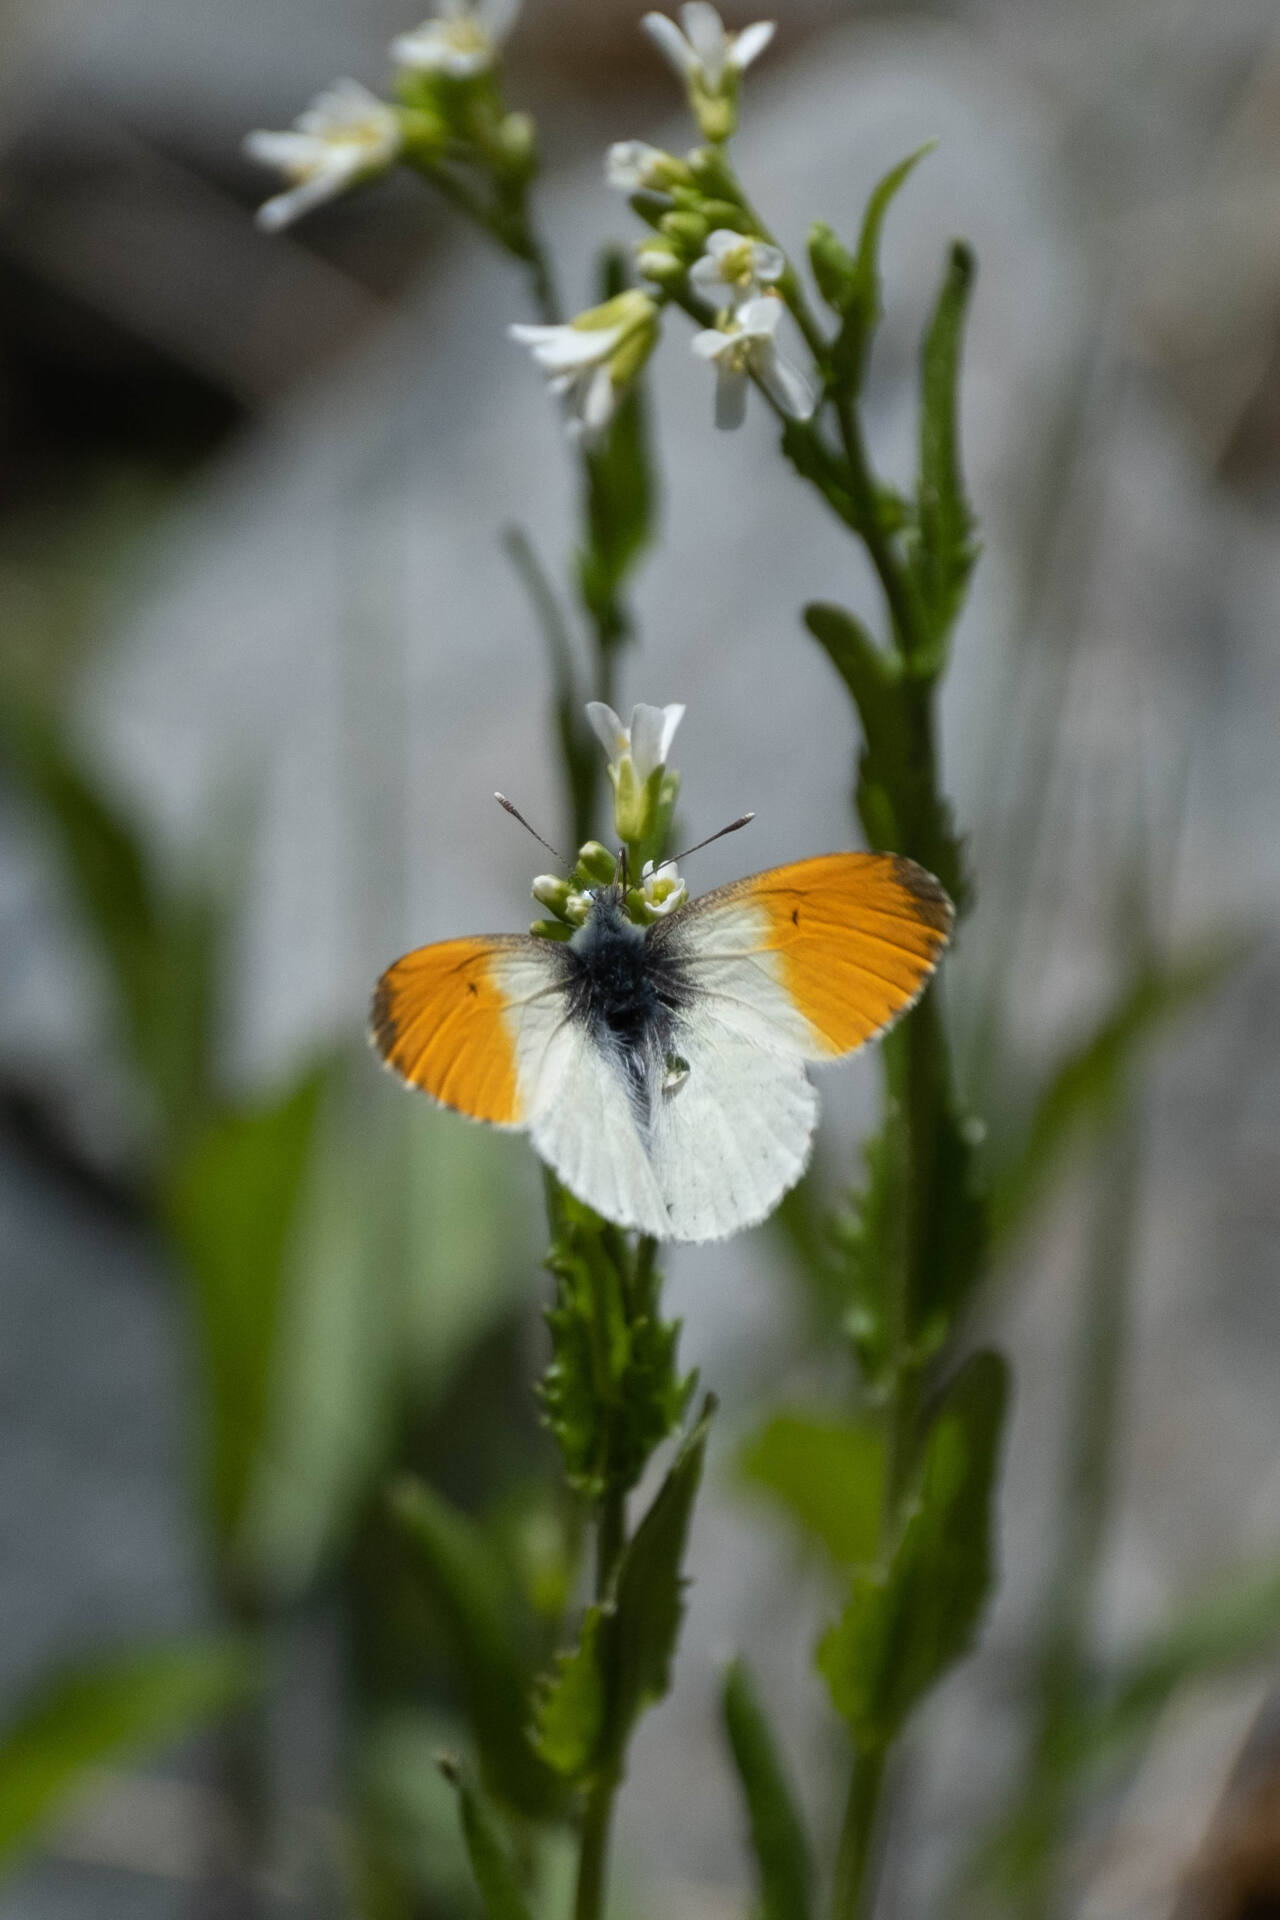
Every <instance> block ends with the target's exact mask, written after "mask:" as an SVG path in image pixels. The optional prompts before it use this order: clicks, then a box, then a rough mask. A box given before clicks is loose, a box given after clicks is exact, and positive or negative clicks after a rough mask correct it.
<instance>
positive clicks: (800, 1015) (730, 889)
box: [650, 853, 954, 1060]
mask: <svg viewBox="0 0 1280 1920" xmlns="http://www.w3.org/2000/svg"><path fill="white" fill-rule="evenodd" d="M953 920H954V912H953V909H952V906H951V902H950V901H949V900H948V898H947V896H946V894H945V893H944V892H943V890H942V888H941V887H940V886H939V885H938V883H937V881H936V880H935V879H934V878H933V876H932V874H929V873H926V872H925V870H924V868H923V867H918V866H917V865H916V864H915V862H914V861H913V860H906V859H904V858H902V857H901V856H900V855H898V854H886V853H827V854H821V855H819V856H818V858H816V859H813V860H799V861H796V862H795V863H794V864H793V865H791V866H786V867H771V868H770V869H769V870H768V871H767V872H765V873H757V874H753V875H752V876H751V877H750V878H748V879H746V880H738V881H735V882H734V883H733V884H732V885H731V886H727V887H719V888H717V889H716V891H715V892H714V893H707V894H703V896H702V897H701V899H699V900H695V901H694V902H693V903H692V904H691V905H690V906H688V907H685V908H683V909H682V910H681V911H680V912H679V913H676V914H673V915H672V917H671V919H670V920H667V921H663V922H661V923H660V924H659V925H658V926H656V927H654V928H653V930H652V933H651V935H650V938H651V939H652V940H653V941H654V943H655V945H656V947H657V948H658V949H659V950H666V951H668V952H670V953H671V955H672V957H673V959H676V960H677V961H678V964H679V966H680V968H681V970H682V971H683V973H684V974H685V976H686V977H687V979H688V981H689V983H690V998H691V1000H692V1002H693V1004H694V1005H695V1006H696V1007H697V1008H698V1009H700V1010H701V1011H702V1012H703V1013H704V1014H707V1015H713V1016H714V1018H715V1019H716V1021H717V1022H719V1023H720V1024H721V1025H722V1026H725V1027H729V1028H731V1029H733V1030H734V1031H735V1032H737V1033H740V1034H741V1035H743V1037H744V1038H747V1039H750V1040H752V1041H754V1042H755V1044H756V1045H757V1046H759V1047H762V1048H764V1049H765V1050H766V1051H768V1052H771V1053H774V1054H783V1055H786V1056H789V1057H791V1058H793V1059H794V1058H798V1059H802V1060H834V1059H838V1058H839V1057H840V1056H841V1055H842V1054H847V1053H852V1052H854V1051H855V1050H856V1049H857V1048H858V1047H861V1046H863V1045H864V1044H865V1043H866V1042H867V1041H868V1040H872V1039H874V1038H875V1037H876V1035H877V1034H880V1033H883V1032H884V1031H885V1030H886V1029H887V1028H888V1027H890V1026H892V1024H893V1022H894V1021H895V1020H897V1019H899V1018H900V1017H901V1016H902V1015H903V1014H904V1013H906V1012H907V1011H908V1010H909V1009H910V1008H911V1007H912V1006H914V1004H915V1002H916V1001H917V1000H918V999H919V997H920V995H921V994H922V993H923V991H924V989H925V987H926V986H927V985H928V982H929V978H930V976H931V975H932V973H933V971H934V968H935V967H936V966H937V964H938V961H939V959H940V958H941V957H942V953H943V951H944V949H945V948H946V945H947V942H948V940H949V939H950V937H951V928H952V924H953Z"/></svg>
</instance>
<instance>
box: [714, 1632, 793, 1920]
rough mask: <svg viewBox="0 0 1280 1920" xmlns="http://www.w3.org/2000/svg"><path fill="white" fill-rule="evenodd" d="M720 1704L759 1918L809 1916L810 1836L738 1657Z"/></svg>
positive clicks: (784, 1919) (785, 1919)
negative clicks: (754, 1873)
mask: <svg viewBox="0 0 1280 1920" xmlns="http://www.w3.org/2000/svg"><path fill="white" fill-rule="evenodd" d="M721 1704H722V1707H723V1711H724V1722H725V1727H726V1729H727V1731H728V1735H729V1744H730V1746H731V1748H732V1749H733V1758H734V1764H735V1765H736V1767H737V1769H738V1778H739V1779H740V1780H741V1782H742V1791H743V1794H744V1796H745V1798H746V1803H747V1818H748V1822H749V1824H750V1830H751V1848H752V1852H753V1853H754V1854H755V1858H756V1865H757V1867H758V1868H759V1872H760V1894H761V1913H760V1920H809V1915H810V1913H811V1911H812V1902H813V1855H812V1853H811V1851H810V1847H809V1838H808V1835H807V1833H806V1832H805V1826H804V1819H803V1817H802V1815H801V1812H800V1808H799V1805H798V1803H797V1801H796V1797H795V1794H794V1792H793V1790H792V1786H791V1781H790V1779H789V1778H788V1776H787V1770H786V1768H785V1766H784V1765H783V1761H782V1756H781V1754H780V1753H779V1751H778V1747H777V1744H776V1742H775V1740H774V1737H773V1731H772V1729H771V1727H770V1726H769V1722H768V1720H767V1719H766V1718H765V1714H764V1710H763V1708H762V1707H761V1705H760V1702H759V1700H758V1699H757V1697H756V1691H755V1688H754V1686H753V1685H752V1683H751V1675H750V1673H749V1672H748V1670H747V1667H746V1665H745V1663H744V1662H743V1661H741V1660H735V1661H734V1662H733V1664H732V1665H731V1666H730V1668H729V1671H728V1673H727V1674H726V1675H725V1681H724V1691H723V1694H722V1696H721Z"/></svg>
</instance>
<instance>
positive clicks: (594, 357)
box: [507, 323, 625, 373]
mask: <svg viewBox="0 0 1280 1920" xmlns="http://www.w3.org/2000/svg"><path fill="white" fill-rule="evenodd" d="M507 332H508V334H509V335H510V336H511V338H512V339H513V340H518V341H519V342H520V343H521V345H522V346H526V347H528V348H529V350H530V352H531V353H532V354H533V357H534V359H535V360H536V361H537V363H538V365H539V366H540V367H545V368H546V370H547V371H548V373H562V372H564V371H566V370H567V369H569V368H574V367H594V366H595V365H596V364H597V363H598V362H599V361H601V360H607V359H608V358H609V355H610V354H611V353H612V352H613V350H614V348H615V347H616V346H617V344H618V342H619V341H620V340H621V338H622V336H623V333H624V332H625V328H623V327H535V326H524V325H522V324H519V323H516V324H513V325H512V326H509V327H508V328H507Z"/></svg>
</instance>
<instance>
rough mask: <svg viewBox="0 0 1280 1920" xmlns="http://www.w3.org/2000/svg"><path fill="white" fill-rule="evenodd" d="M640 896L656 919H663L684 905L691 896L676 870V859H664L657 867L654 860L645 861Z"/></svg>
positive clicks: (646, 908)
mask: <svg viewBox="0 0 1280 1920" xmlns="http://www.w3.org/2000/svg"><path fill="white" fill-rule="evenodd" d="M640 897H641V899H642V900H643V902H644V908H645V912H646V913H648V914H651V915H652V916H653V918H654V919H655V920H662V919H664V918H665V917H666V915H667V914H669V913H674V912H675V910H676V908H677V907H682V906H683V905H684V903H685V901H686V900H687V899H688V898H689V889H688V887H686V885H685V883H684V881H683V880H682V879H681V878H680V875H679V874H678V873H677V871H676V863H675V861H674V860H664V861H663V862H662V865H661V866H660V867H658V868H656V869H655V867H654V864H653V861H652V860H646V861H645V863H644V878H643V880H642V882H641V885H640Z"/></svg>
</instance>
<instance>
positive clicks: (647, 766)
mask: <svg viewBox="0 0 1280 1920" xmlns="http://www.w3.org/2000/svg"><path fill="white" fill-rule="evenodd" d="M683 718H684V708H683V707H681V706H674V707H646V706H643V705H642V706H637V707H633V708H632V710H631V762H632V765H633V766H634V767H635V770H636V778H637V779H638V780H639V781H640V783H641V784H642V785H643V784H644V782H645V781H646V780H648V778H649V777H650V775H651V774H653V773H656V772H657V770H658V768H659V767H665V766H666V764H667V755H668V753H669V752H670V751H671V742H672V741H673V740H674V739H675V733H676V728H677V727H678V726H679V725H680V722H681V721H682V720H683Z"/></svg>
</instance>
